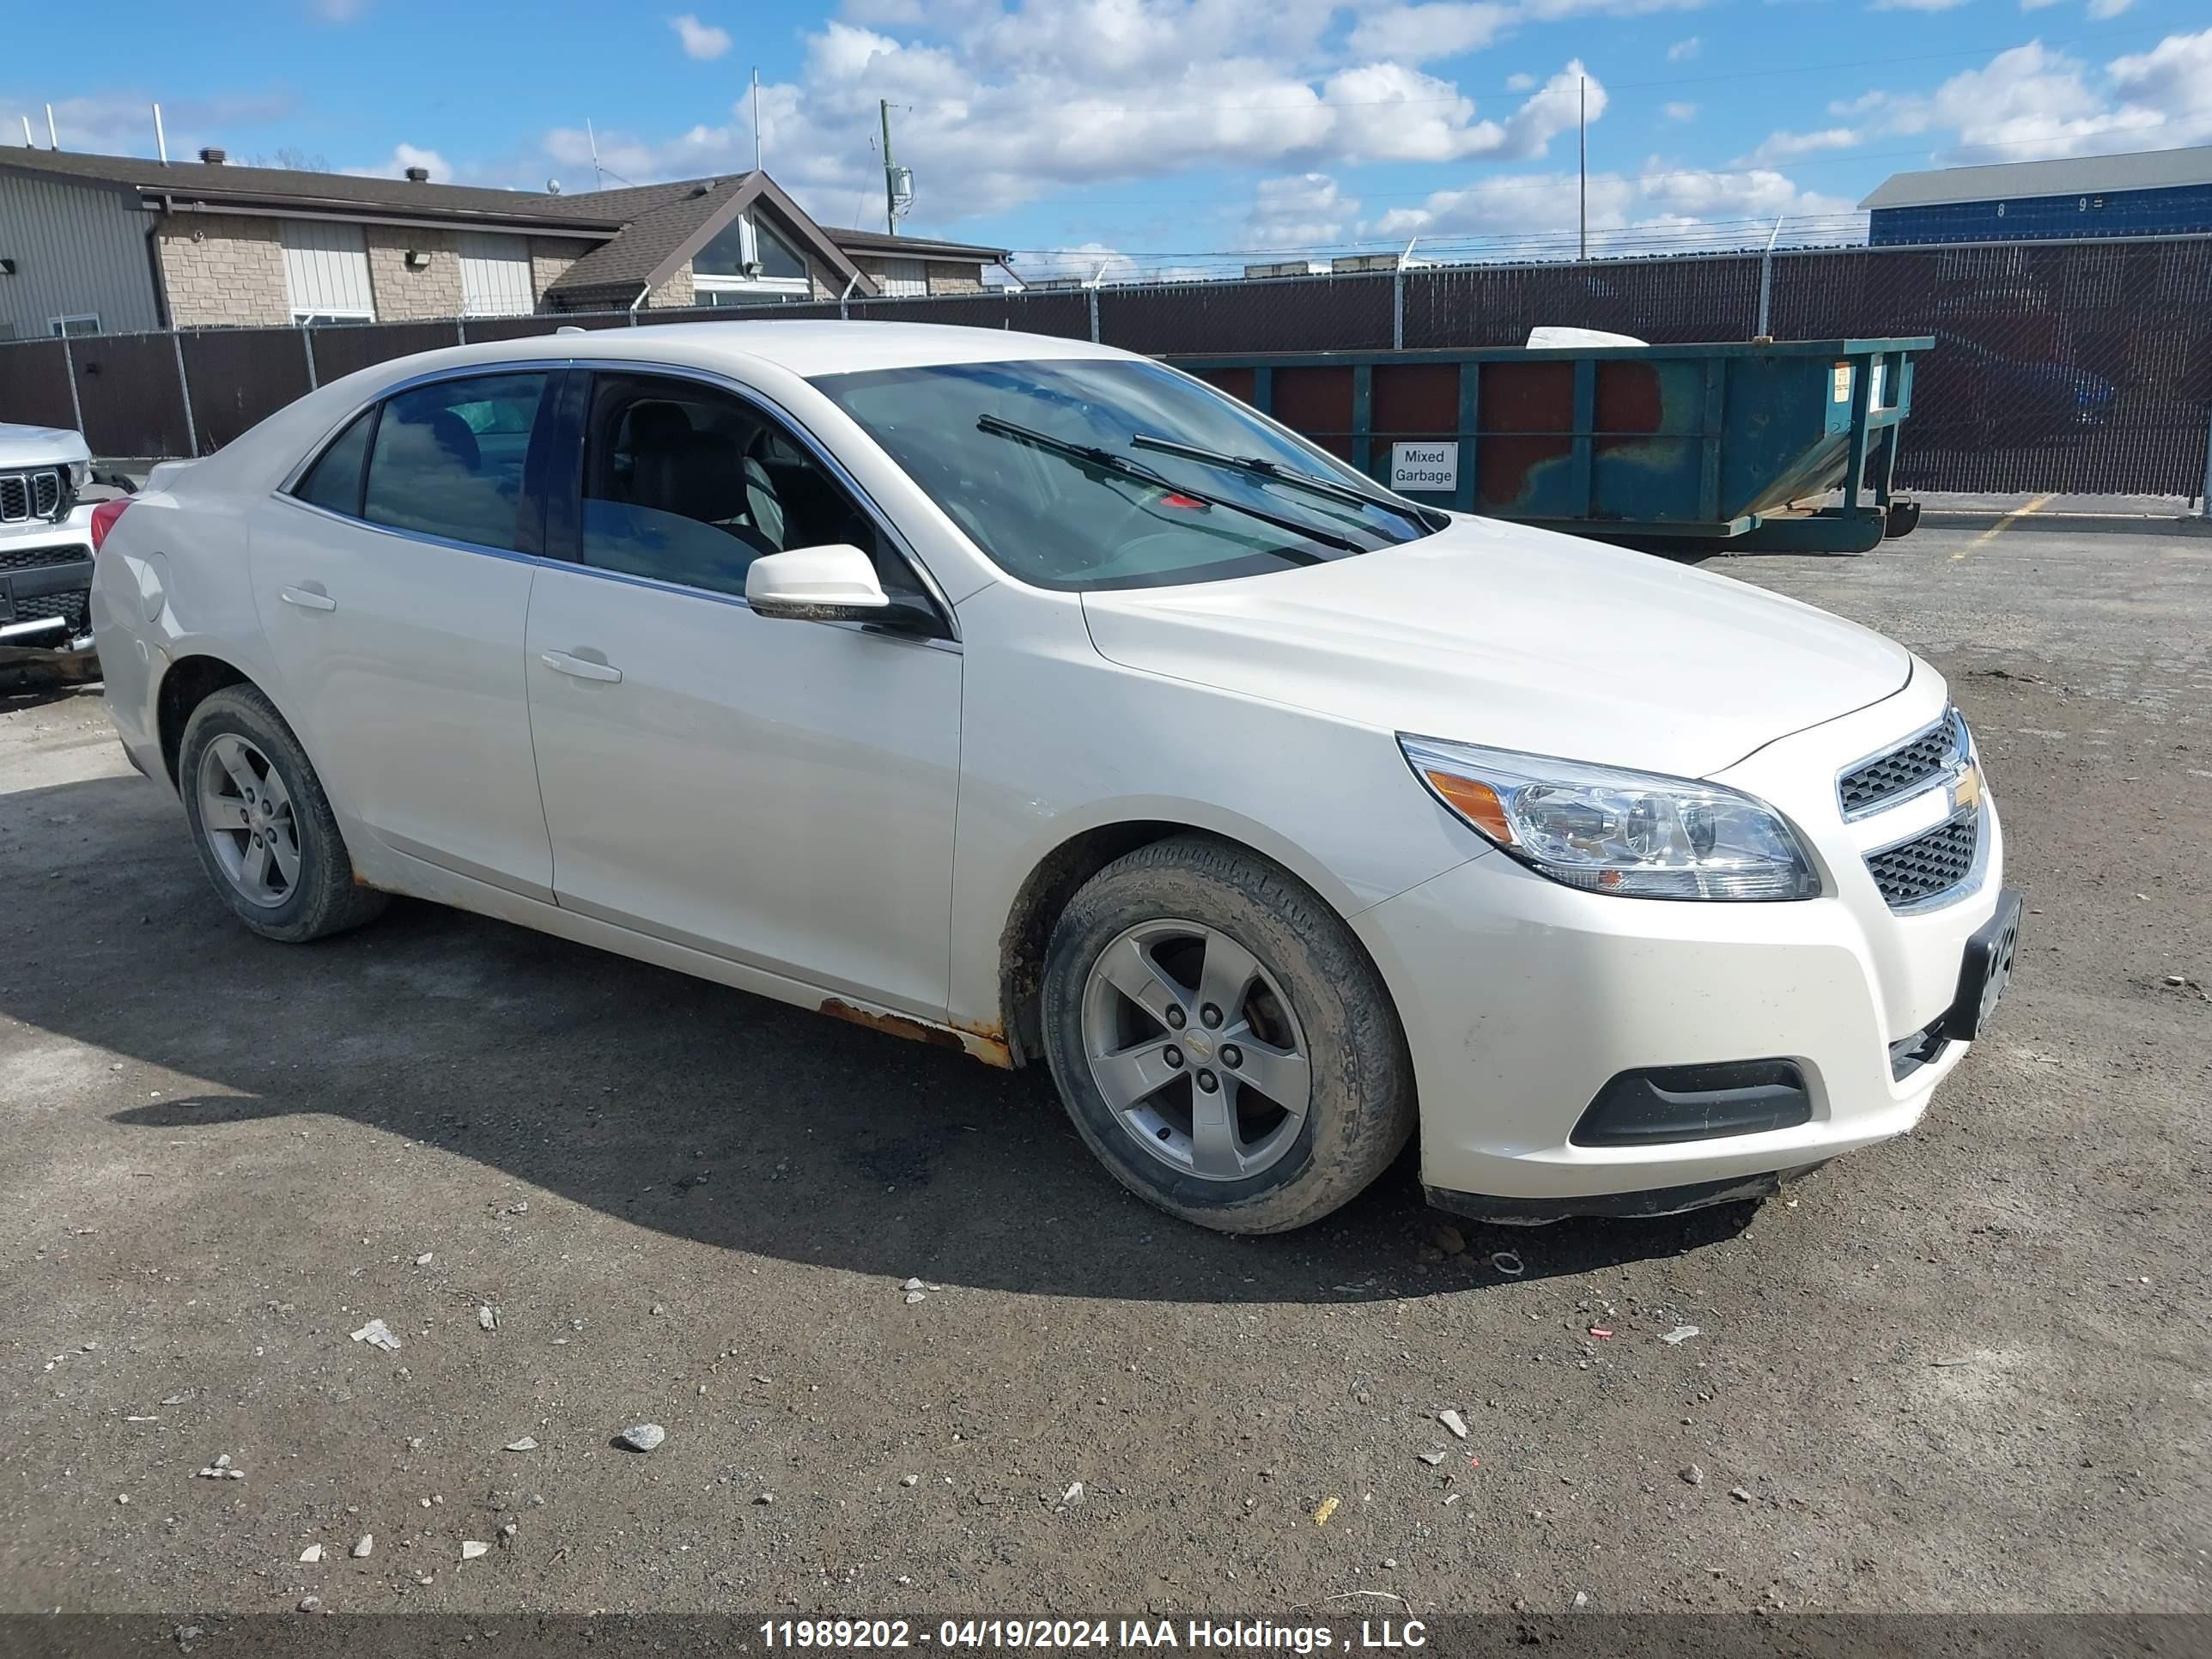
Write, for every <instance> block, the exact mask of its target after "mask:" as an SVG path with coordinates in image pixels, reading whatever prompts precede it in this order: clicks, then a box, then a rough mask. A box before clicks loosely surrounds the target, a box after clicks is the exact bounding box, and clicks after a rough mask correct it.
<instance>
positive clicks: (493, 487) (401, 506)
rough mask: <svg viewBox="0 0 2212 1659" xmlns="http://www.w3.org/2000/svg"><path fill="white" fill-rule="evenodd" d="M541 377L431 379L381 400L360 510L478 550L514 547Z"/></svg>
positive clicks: (399, 527) (382, 521)
mask: <svg viewBox="0 0 2212 1659" xmlns="http://www.w3.org/2000/svg"><path fill="white" fill-rule="evenodd" d="M544 389H545V376H544V374H481V375H472V376H470V377H469V378H467V379H465V380H434V381H432V382H431V383H430V384H429V385H428V386H415V387H412V388H410V390H408V391H405V392H400V393H398V395H397V396H396V397H392V398H388V399H386V402H385V404H384V406H383V409H382V410H381V412H380V416H379V418H378V420H377V422H376V431H375V436H374V441H372V442H371V444H370V446H369V455H368V483H367V486H366V488H365V489H364V490H363V492H362V513H361V516H362V517H363V518H364V519H367V520H368V521H369V522H370V523H371V524H380V525H385V526H389V527H391V528H392V529H394V530H408V531H414V532H418V533H420V534H423V535H429V536H439V537H443V538H447V540H451V541H458V542H469V543H471V544H475V545H477V546H479V547H495V548H504V549H508V550H512V549H513V548H514V547H515V546H516V545H517V537H516V508H517V507H518V505H519V503H520V501H521V497H522V471H523V464H524V462H525V461H526V459H528V458H529V453H530V433H531V428H532V426H533V425H534V424H535V422H536V421H537V418H538V399H539V397H540V395H541V394H542V393H543V392H544Z"/></svg>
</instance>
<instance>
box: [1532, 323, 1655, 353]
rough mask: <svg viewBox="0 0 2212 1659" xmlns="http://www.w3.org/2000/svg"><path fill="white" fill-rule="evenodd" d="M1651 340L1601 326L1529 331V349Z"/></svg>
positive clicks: (1621, 343)
mask: <svg viewBox="0 0 2212 1659" xmlns="http://www.w3.org/2000/svg"><path fill="white" fill-rule="evenodd" d="M1650 343H1651V342H1650V341H1649V340H1639V339H1638V338H1637V337H1635V336H1634V335H1633V334H1608V333H1607V332H1606V331H1604V330H1603V329H1601V328H1532V329H1530V330H1529V331H1528V349H1530V350H1531V351H1534V350H1538V349H1541V348H1543V347H1545V346H1608V345H1632V346H1640V345H1650Z"/></svg>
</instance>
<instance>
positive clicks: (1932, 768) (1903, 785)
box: [1836, 708, 1966, 818]
mask: <svg viewBox="0 0 2212 1659" xmlns="http://www.w3.org/2000/svg"><path fill="white" fill-rule="evenodd" d="M1965 756H1966V723H1965V722H1964V721H1963V720H1960V718H1959V713H1958V710H1956V709H1954V708H1947V709H1945V710H1944V711H1943V718H1942V720H1938V721H1936V724H1935V725H1933V726H1929V728H1928V729H1927V730H1926V731H1925V732H1921V733H1919V734H1918V735H1917V736H1916V737H1912V738H1907V739H1905V742H1903V743H1901V744H1899V745H1898V746H1897V747H1896V748H1894V749H1893V750H1890V751H1889V752H1888V753H1887V754H1886V755H1876V756H1875V757H1874V758H1873V759H1872V760H1870V761H1862V762H1861V763H1859V764H1858V765H1857V766H1855V767H1853V768H1852V769H1850V771H1848V772H1846V773H1844V775H1842V776H1841V777H1839V778H1838V779H1837V780H1836V794H1837V797H1838V799H1840V800H1841V801H1842V802H1843V807H1844V817H1847V818H1855V817H1860V816H1861V815H1862V814H1863V813H1867V812H1870V811H1873V810H1874V809H1875V807H1877V806H1880V805H1882V804H1883V803H1884V802H1885V801H1891V800H1895V799H1898V798H1899V796H1901V795H1909V794H1911V793H1915V792H1916V791H1918V790H1921V789H1924V788H1926V787H1928V786H1929V784H1931V783H1933V782H1934V781H1936V780H1937V779H1938V778H1940V777H1942V775H1943V773H1944V771H1945V769H1947V768H1949V767H1951V766H1954V765H1955V764H1956V763H1958V762H1959V761H1960V760H1961V759H1963V758H1965Z"/></svg>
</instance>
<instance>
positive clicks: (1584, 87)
mask: <svg viewBox="0 0 2212 1659" xmlns="http://www.w3.org/2000/svg"><path fill="white" fill-rule="evenodd" d="M1575 96H1576V99H1577V110H1576V113H1575V125H1576V126H1577V128H1578V129H1579V130H1580V131H1581V134H1582V163H1581V171H1580V184H1579V185H1578V186H1577V195H1576V200H1575V218H1576V222H1577V226H1578V227H1579V229H1578V234H1577V246H1579V248H1580V252H1577V254H1576V255H1575V257H1576V258H1578V259H1585V260H1586V259H1588V258H1589V76H1587V75H1585V76H1583V77H1582V79H1581V80H1580V81H1579V82H1577V91H1576V94H1575Z"/></svg>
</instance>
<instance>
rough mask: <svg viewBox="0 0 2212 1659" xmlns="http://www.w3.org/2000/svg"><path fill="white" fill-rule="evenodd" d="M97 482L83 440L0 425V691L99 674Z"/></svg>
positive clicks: (64, 431)
mask: <svg viewBox="0 0 2212 1659" xmlns="http://www.w3.org/2000/svg"><path fill="white" fill-rule="evenodd" d="M91 479H92V453H91V451H89V450H88V449H87V448H86V447H85V443H84V438H83V435H82V434H80V433H76V432H71V431H70V430H69V429H68V428H64V427H52V426H6V425H0V691H4V690H11V689H14V688H16V687H20V686H24V685H33V684H40V683H42V682H52V681H55V680H63V681H67V680H81V679H90V678H94V675H95V674H96V673H97V672H98V671H99V664H98V660H97V659H96V658H95V656H94V652H93V646H92V631H91V628H90V625H89V621H88V607H89V605H90V603H91V601H90V589H91V586H92V514H93V508H92V507H90V506H86V505H80V504H79V501H78V497H79V496H80V495H82V493H83V490H84V487H85V485H86V484H88V483H90V482H91Z"/></svg>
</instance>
